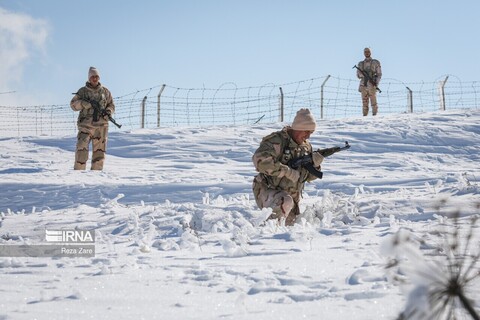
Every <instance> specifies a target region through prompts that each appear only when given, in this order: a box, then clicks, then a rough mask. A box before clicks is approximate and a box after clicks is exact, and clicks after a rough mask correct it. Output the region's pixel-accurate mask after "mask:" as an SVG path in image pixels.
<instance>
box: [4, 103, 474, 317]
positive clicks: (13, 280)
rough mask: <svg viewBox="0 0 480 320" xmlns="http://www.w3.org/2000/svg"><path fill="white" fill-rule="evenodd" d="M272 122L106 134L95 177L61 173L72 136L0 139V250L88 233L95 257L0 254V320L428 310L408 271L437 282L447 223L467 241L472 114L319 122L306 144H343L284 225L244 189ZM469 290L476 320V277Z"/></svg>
mask: <svg viewBox="0 0 480 320" xmlns="http://www.w3.org/2000/svg"><path fill="white" fill-rule="evenodd" d="M281 127H282V125H281V124H277V125H254V126H217V127H212V128H161V129H158V130H153V129H148V130H147V129H145V130H134V131H130V132H115V133H111V134H110V136H109V142H108V151H107V159H106V164H105V169H104V171H102V172H92V171H83V172H79V171H74V170H73V169H72V168H73V161H74V146H75V140H76V138H75V136H74V135H68V136H64V137H42V136H41V137H24V138H9V137H3V138H0V147H1V150H2V152H1V159H0V191H1V192H0V212H1V220H0V244H1V245H4V246H6V245H21V244H27V245H37V244H45V230H46V229H48V230H58V229H93V230H95V250H96V253H95V256H94V257H90V258H78V257H77V258H59V257H0V284H1V286H0V294H1V297H2V298H1V299H0V319H2V320H4V319H267V320H270V319H271V320H279V319H395V318H397V317H398V316H399V314H400V313H401V312H402V311H404V310H405V308H411V307H414V308H415V307H416V308H420V309H421V308H422V307H425V305H426V304H425V303H424V302H425V301H424V300H422V298H423V296H422V294H421V291H422V290H419V289H418V288H422V285H423V286H425V285H426V284H427V285H428V283H429V281H430V280H431V279H430V280H429V279H423V280H422V276H423V278H428V276H426V275H425V274H424V273H420V274H418V272H417V274H415V272H416V271H415V270H418V269H422V268H424V269H425V268H426V269H425V270H430V271H427V272H426V273H427V274H428V273H429V272H430V273H431V272H433V273H435V270H437V273H438V274H442V272H443V271H442V270H443V269H442V268H446V267H447V257H448V252H447V254H445V250H444V249H442V248H444V247H445V241H446V240H445V238H447V239H448V236H447V237H446V235H448V232H449V231H451V230H453V229H454V228H453V222H454V220H453V219H452V217H451V214H452V213H454V212H457V211H458V212H460V219H459V220H458V222H457V224H456V225H457V227H456V230H458V232H459V236H458V237H457V238H459V239H460V240H461V241H460V242H461V243H464V242H465V241H466V234H468V232H469V230H470V229H469V228H470V226H472V223H471V220H470V219H471V218H472V217H473V216H476V215H477V214H479V213H480V210H479V208H478V205H479V203H480V170H479V162H480V111H479V110H455V111H447V112H438V113H427V114H401V115H388V116H382V115H380V116H377V117H375V118H373V117H367V118H349V119H343V120H329V121H319V122H318V131H317V132H315V134H314V135H313V136H312V137H311V142H312V144H313V146H314V148H327V147H332V146H343V145H344V142H345V141H348V142H349V143H350V145H351V149H350V150H347V151H342V152H340V153H337V154H334V155H333V156H331V157H329V158H327V159H326V160H325V161H324V163H323V166H322V168H323V171H324V178H323V180H317V181H314V182H312V183H310V184H307V185H306V189H305V192H304V199H303V201H302V203H301V211H302V215H301V217H300V218H299V219H298V221H297V224H296V225H295V226H293V227H285V226H281V225H277V224H276V223H275V222H273V221H268V222H267V223H264V218H265V217H266V216H268V215H269V211H268V210H264V211H261V210H259V209H258V208H257V207H256V205H255V201H254V199H253V195H252V192H251V182H252V178H253V176H254V175H255V170H254V167H253V165H252V163H251V157H252V154H253V152H254V151H255V149H256V148H257V147H258V145H259V142H260V141H261V139H262V137H263V136H265V135H267V134H269V133H270V132H272V131H276V130H279V129H281ZM447 216H448V218H447ZM474 226H476V225H474ZM472 230H473V231H474V238H473V239H472V240H471V243H472V244H471V245H470V246H469V250H466V251H465V252H466V253H470V251H474V252H472V254H475V252H478V250H479V245H478V243H479V241H478V240H479V239H478V238H479V237H480V235H479V233H480V230H479V229H478V228H473V229H472ZM393 239H397V240H398V239H403V240H402V241H400V244H399V243H398V241H397V242H395V241H393ZM394 244H396V246H395V245H394ZM461 246H467V244H461ZM467 251H468V252H467ZM405 257H407V258H405ZM393 258H396V259H397V260H396V261H397V262H398V261H403V262H402V263H403V264H402V263H399V265H397V266H396V265H394V263H392V261H395V260H392V259H393ZM402 259H404V260H402ZM423 260H425V261H428V263H430V267H424V266H422V264H423V263H424V261H423ZM432 261H433V264H432ZM425 263H427V262H425ZM388 266H391V267H389V268H387V267H388ZM429 268H430V269H429ZM435 268H437V269H435ZM475 268H476V266H475ZM475 268H474V270H477V271H478V269H475ZM475 280H476V279H474V281H473V282H472V283H475ZM409 294H410V299H409ZM466 295H467V297H468V298H469V299H471V300H473V304H474V308H475V310H476V311H477V312H480V303H479V301H480V287H479V285H478V283H477V285H471V286H469V287H468V288H466ZM407 302H408V303H407ZM425 312H428V310H427V311H425ZM446 317H448V316H446ZM410 318H413V317H410ZM427 318H428V316H427ZM438 318H441V317H440V316H439V317H438ZM458 318H459V319H471V318H470V317H469V316H468V315H466V314H465V313H459V314H458Z"/></svg>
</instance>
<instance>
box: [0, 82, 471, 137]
mask: <svg viewBox="0 0 480 320" xmlns="http://www.w3.org/2000/svg"><path fill="white" fill-rule="evenodd" d="M380 88H381V89H382V92H381V93H378V94H377V99H378V104H379V114H394V113H397V114H398V113H411V112H415V113H421V112H431V111H436V110H449V109H477V108H478V100H477V98H478V97H477V93H478V92H479V91H480V90H479V89H480V88H479V83H478V82H477V81H473V82H462V81H461V80H460V79H459V78H458V77H456V76H453V75H445V76H442V77H440V78H438V79H436V80H434V81H431V82H417V83H404V82H402V81H399V80H396V79H382V82H381V83H380ZM114 101H115V105H116V112H115V114H114V117H115V119H116V121H117V122H118V123H121V124H122V128H121V129H118V128H116V127H114V126H110V130H111V131H119V130H121V131H124V130H132V129H138V128H162V127H182V126H185V127H206V126H215V125H253V124H262V123H276V122H291V121H292V120H293V117H294V116H295V113H296V111H297V110H298V109H300V108H309V109H310V110H312V112H313V113H314V114H315V117H316V118H317V119H324V120H328V119H339V118H347V117H361V113H362V107H361V97H360V93H359V92H358V80H357V79H355V80H353V79H342V78H338V77H333V76H330V75H327V76H324V77H319V78H313V79H307V80H302V81H297V82H291V83H286V84H281V85H276V84H273V83H268V84H264V85H262V86H256V87H241V88H239V87H238V86H237V85H236V84H235V83H233V82H228V83H224V84H222V85H221V86H220V87H218V88H216V89H211V88H205V87H203V88H177V87H172V86H169V85H166V84H163V85H158V86H155V87H151V88H148V89H144V90H138V91H135V92H132V93H129V94H126V95H123V96H119V97H115V98H114ZM77 117H78V112H73V111H72V110H71V109H70V106H69V101H68V102H67V103H65V104H61V105H41V106H21V107H19V106H0V136H19V137H20V136H31V135H47V136H53V135H66V134H76V132H77V127H76V121H77Z"/></svg>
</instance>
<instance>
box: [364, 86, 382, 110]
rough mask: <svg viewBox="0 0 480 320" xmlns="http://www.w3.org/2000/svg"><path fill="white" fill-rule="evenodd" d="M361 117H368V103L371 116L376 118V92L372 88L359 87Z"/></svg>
mask: <svg viewBox="0 0 480 320" xmlns="http://www.w3.org/2000/svg"><path fill="white" fill-rule="evenodd" d="M360 92H361V93H362V108H363V116H367V115H368V102H369V101H370V105H371V106H372V115H374V116H376V115H377V112H378V105H377V91H376V89H375V87H373V86H370V85H369V86H366V87H361V89H360Z"/></svg>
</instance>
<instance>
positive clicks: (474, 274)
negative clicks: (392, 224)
mask: <svg viewBox="0 0 480 320" xmlns="http://www.w3.org/2000/svg"><path fill="white" fill-rule="evenodd" d="M477 209H478V205H477ZM477 220H478V216H473V217H471V218H469V219H468V223H469V226H465V219H460V215H459V213H456V214H455V215H454V216H453V219H445V220H444V222H445V223H444V224H443V225H442V227H443V228H442V229H444V230H443V231H442V232H439V233H438V235H439V236H440V237H441V238H442V239H441V240H442V242H441V245H440V247H439V248H437V249H438V255H436V256H432V255H431V253H430V255H427V254H426V253H424V252H423V251H422V250H421V249H420V246H419V245H420V241H419V240H418V238H417V237H415V235H413V234H411V233H410V232H409V231H407V230H406V229H400V230H399V231H398V232H397V233H396V234H395V235H394V236H393V237H392V238H391V239H390V240H389V241H387V242H386V243H384V244H383V247H382V250H383V253H384V254H387V255H390V256H391V255H394V259H392V260H391V263H390V264H389V268H397V272H398V274H399V277H402V276H403V277H404V280H406V281H409V282H410V283H411V290H410V291H409V293H408V297H407V303H406V306H405V308H404V310H403V312H402V313H401V314H400V316H399V317H398V319H399V320H404V319H409V320H426V319H459V318H460V319H464V318H469V317H471V318H472V319H480V317H479V307H480V306H476V305H475V302H474V300H473V298H474V297H475V294H477V296H478V292H476V290H478V289H477V288H478V286H474V285H473V282H474V281H475V280H478V276H479V274H480V271H479V268H478V266H477V261H478V259H479V258H480V250H479V235H478V234H477V233H476V232H475V230H476V229H477V228H478V226H477ZM423 245H424V246H425V244H423ZM427 247H428V246H427Z"/></svg>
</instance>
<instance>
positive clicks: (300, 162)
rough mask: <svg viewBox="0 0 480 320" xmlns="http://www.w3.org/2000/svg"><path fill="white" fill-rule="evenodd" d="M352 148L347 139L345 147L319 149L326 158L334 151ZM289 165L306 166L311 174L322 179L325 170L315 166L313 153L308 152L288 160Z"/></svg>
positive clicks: (292, 166)
mask: <svg viewBox="0 0 480 320" xmlns="http://www.w3.org/2000/svg"><path fill="white" fill-rule="evenodd" d="M347 149H350V145H349V144H348V141H345V146H344V147H333V148H326V149H318V150H317V151H314V152H318V153H320V154H321V155H322V156H323V157H324V158H326V157H329V156H331V155H332V154H334V153H337V152H339V151H342V150H347ZM288 166H289V167H290V168H292V169H298V168H300V167H304V168H305V169H307V170H308V172H310V173H311V174H313V175H314V176H316V177H317V178H319V179H322V177H323V172H322V171H319V170H317V169H315V168H314V167H313V157H312V155H311V154H307V155H305V156H303V157H298V158H294V159H291V160H290V161H289V162H288Z"/></svg>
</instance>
